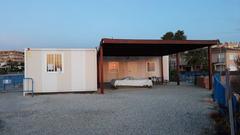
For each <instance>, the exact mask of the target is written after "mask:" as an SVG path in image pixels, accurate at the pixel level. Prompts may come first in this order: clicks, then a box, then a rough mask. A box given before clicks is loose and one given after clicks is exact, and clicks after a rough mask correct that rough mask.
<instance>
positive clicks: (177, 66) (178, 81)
mask: <svg viewBox="0 0 240 135" xmlns="http://www.w3.org/2000/svg"><path fill="white" fill-rule="evenodd" d="M176 64H177V65H176V72H177V75H176V77H177V85H180V79H179V53H176Z"/></svg>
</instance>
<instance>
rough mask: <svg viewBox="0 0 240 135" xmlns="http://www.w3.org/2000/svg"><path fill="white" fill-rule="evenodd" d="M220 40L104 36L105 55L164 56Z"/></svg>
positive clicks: (210, 44) (214, 43)
mask: <svg viewBox="0 0 240 135" xmlns="http://www.w3.org/2000/svg"><path fill="white" fill-rule="evenodd" d="M219 43H220V42H219V40H143V39H108V38H103V39H102V40H101V43H100V47H102V49H103V56H164V55H169V54H174V53H178V52H184V51H188V50H193V49H198V48H203V47H207V46H212V45H217V44H219Z"/></svg>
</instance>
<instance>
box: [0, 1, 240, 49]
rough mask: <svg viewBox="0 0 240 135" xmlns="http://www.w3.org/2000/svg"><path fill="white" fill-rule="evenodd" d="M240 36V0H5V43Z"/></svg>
mask: <svg viewBox="0 0 240 135" xmlns="http://www.w3.org/2000/svg"><path fill="white" fill-rule="evenodd" d="M178 29H180V30H184V31H185V33H186V35H187V37H188V39H220V41H221V42H225V41H240V0H115V1H113V0H87V1H81V0H38V1H36V0H0V49H1V50H2V49H3V50H11V49H14V50H22V49H23V48H28V47H30V48H46V47H47V48H62V47H63V48H81V47H84V48H87V47H96V46H98V45H99V42H100V40H101V38H103V37H106V38H134V39H140V38H144V39H159V38H160V37H161V36H162V35H163V34H164V33H166V32H168V31H173V32H175V31H176V30H178Z"/></svg>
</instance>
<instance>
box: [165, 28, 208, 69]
mask: <svg viewBox="0 0 240 135" xmlns="http://www.w3.org/2000/svg"><path fill="white" fill-rule="evenodd" d="M161 38H162V39H163V40H187V36H186V35H185V33H184V31H183V30H177V31H176V32H175V33H173V32H167V33H166V34H164V35H163V36H162V37H161ZM180 55H182V56H183V58H184V61H185V62H186V63H187V65H189V66H197V65H198V66H202V67H206V65H207V50H204V49H200V50H193V51H188V52H187V53H183V54H180Z"/></svg>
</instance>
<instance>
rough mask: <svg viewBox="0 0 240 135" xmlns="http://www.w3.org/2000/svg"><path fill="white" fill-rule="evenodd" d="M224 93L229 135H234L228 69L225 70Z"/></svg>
mask: <svg viewBox="0 0 240 135" xmlns="http://www.w3.org/2000/svg"><path fill="white" fill-rule="evenodd" d="M226 91H227V92H226V93H227V97H228V98H227V102H228V114H229V123H230V128H231V135H235V128H234V118H233V105H232V89H231V88H230V79H229V69H226Z"/></svg>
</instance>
